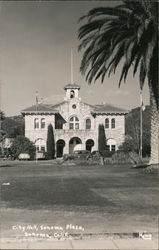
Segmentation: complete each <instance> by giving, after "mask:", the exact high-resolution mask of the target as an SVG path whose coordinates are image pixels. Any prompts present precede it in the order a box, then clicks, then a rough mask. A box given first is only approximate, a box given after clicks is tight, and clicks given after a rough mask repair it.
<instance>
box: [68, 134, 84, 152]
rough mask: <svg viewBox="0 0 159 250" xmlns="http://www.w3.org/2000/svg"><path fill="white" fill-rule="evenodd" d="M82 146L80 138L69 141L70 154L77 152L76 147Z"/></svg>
mask: <svg viewBox="0 0 159 250" xmlns="http://www.w3.org/2000/svg"><path fill="white" fill-rule="evenodd" d="M79 144H82V141H81V139H80V138H78V137H73V138H71V140H70V141H69V154H72V153H73V151H74V150H75V147H76V145H79Z"/></svg>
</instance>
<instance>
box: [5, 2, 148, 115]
mask: <svg viewBox="0 0 159 250" xmlns="http://www.w3.org/2000/svg"><path fill="white" fill-rule="evenodd" d="M116 4H119V1H1V2H0V109H1V110H3V111H4V113H5V115H6V116H13V115H19V114H20V112H21V110H22V109H24V108H27V107H29V106H31V105H33V104H35V97H36V91H38V98H39V99H41V98H43V103H53V104H54V103H59V102H61V101H63V99H64V96H65V92H64V89H63V88H64V86H65V85H66V84H68V83H70V82H71V48H72V50H73V81H74V83H76V84H78V85H80V86H81V90H80V96H81V98H82V100H83V101H84V102H87V103H90V104H101V103H108V104H112V105H115V106H118V107H123V108H126V109H131V108H134V107H137V106H139V104H140V97H139V81H138V77H135V78H133V77H132V72H131V71H130V73H129V75H128V77H127V81H126V83H125V84H124V83H123V84H122V85H121V87H120V89H119V88H118V82H119V76H120V70H121V66H120V65H119V67H118V70H117V71H116V74H115V75H112V76H111V77H109V78H108V77H106V78H105V80H104V83H103V84H101V82H100V80H98V81H96V83H95V84H94V83H92V84H91V85H88V83H87V82H86V81H85V76H83V75H81V73H80V62H81V59H82V52H78V46H79V43H80V42H79V40H78V29H79V27H80V25H81V24H80V23H79V22H78V20H79V18H80V17H81V16H83V15H85V14H86V13H87V12H88V11H89V10H90V9H92V8H95V7H101V6H115V5H116ZM143 101H144V104H145V105H147V104H149V91H148V85H147V83H146V84H145V87H144V91H143Z"/></svg>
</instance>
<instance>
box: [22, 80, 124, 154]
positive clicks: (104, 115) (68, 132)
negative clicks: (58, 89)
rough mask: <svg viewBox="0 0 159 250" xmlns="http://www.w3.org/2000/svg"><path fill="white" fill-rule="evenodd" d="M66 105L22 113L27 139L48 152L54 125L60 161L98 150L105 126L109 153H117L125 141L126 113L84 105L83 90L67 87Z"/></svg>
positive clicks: (100, 106)
mask: <svg viewBox="0 0 159 250" xmlns="http://www.w3.org/2000/svg"><path fill="white" fill-rule="evenodd" d="M64 90H65V98H64V101H63V102H61V103H59V104H56V105H50V104H49V105H48V104H38V105H34V106H31V107H29V108H27V109H24V110H22V112H21V113H22V114H23V115H24V117H25V136H26V137H28V138H29V139H30V140H31V141H32V142H33V143H35V145H36V147H37V150H39V151H47V148H46V140H47V130H48V125H49V124H52V126H53V131H54V138H55V149H56V157H62V156H63V154H68V153H72V152H73V151H74V150H75V149H76V150H77V149H81V150H85V149H86V150H89V151H94V150H98V127H99V125H100V124H103V125H104V128H105V135H106V140H107V142H106V143H107V149H108V150H110V151H115V150H117V149H118V147H119V145H121V144H122V143H123V141H124V137H125V114H126V113H127V111H126V110H123V109H120V108H118V107H114V106H111V105H90V104H87V103H85V102H82V101H81V98H80V97H79V91H80V86H78V85H76V84H68V85H66V86H65V87H64Z"/></svg>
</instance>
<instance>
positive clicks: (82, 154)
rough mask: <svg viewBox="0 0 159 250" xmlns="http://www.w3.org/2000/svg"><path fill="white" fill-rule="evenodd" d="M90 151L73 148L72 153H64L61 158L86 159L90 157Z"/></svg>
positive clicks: (65, 159)
mask: <svg viewBox="0 0 159 250" xmlns="http://www.w3.org/2000/svg"><path fill="white" fill-rule="evenodd" d="M90 155H91V153H90V151H88V150H75V151H74V152H73V153H72V154H65V155H64V156H63V160H64V161H67V160H76V159H86V160H88V158H89V157H90Z"/></svg>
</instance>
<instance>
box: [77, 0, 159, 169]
mask: <svg viewBox="0 0 159 250" xmlns="http://www.w3.org/2000/svg"><path fill="white" fill-rule="evenodd" d="M81 20H86V24H84V25H82V26H81V27H80V29H79V40H80V41H81V44H80V45H79V50H81V49H84V54H83V58H82V61H81V67H80V70H81V72H82V74H86V80H87V81H88V83H91V82H92V80H94V81H96V80H97V79H98V78H100V79H101V82H103V81H104V79H105V75H106V74H108V76H109V75H111V74H112V73H115V71H116V68H117V66H118V65H119V63H120V62H121V61H122V62H123V65H122V70H121V76H120V79H119V87H120V84H121V81H122V80H124V81H125V80H126V78H127V74H128V72H129V70H130V68H132V67H133V75H135V74H136V73H137V71H139V82H140V88H141V89H142V88H143V86H144V82H145V79H147V80H148V85H149V90H150V106H151V160H150V164H152V165H153V164H159V154H158V149H159V140H158V131H159V112H158V106H159V105H158V94H159V85H158V2H157V1H150V0H147V1H145V0H136V1H128V0H125V1H124V0H123V3H122V4H119V5H118V6H116V7H113V8H110V7H106V8H104V7H101V8H96V9H92V10H90V11H89V12H88V14H87V15H86V16H84V17H82V18H81Z"/></svg>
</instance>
